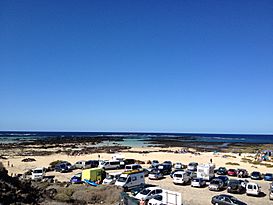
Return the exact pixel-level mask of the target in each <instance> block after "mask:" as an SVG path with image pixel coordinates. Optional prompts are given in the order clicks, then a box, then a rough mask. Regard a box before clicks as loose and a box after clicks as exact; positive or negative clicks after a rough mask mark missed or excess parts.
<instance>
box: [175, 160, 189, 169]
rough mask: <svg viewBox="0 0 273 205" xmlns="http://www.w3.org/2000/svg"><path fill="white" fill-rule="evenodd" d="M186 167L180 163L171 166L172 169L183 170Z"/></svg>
mask: <svg viewBox="0 0 273 205" xmlns="http://www.w3.org/2000/svg"><path fill="white" fill-rule="evenodd" d="M185 167H186V166H185V165H184V164H182V163H180V162H177V163H175V164H174V165H173V168H174V169H184V168H185Z"/></svg>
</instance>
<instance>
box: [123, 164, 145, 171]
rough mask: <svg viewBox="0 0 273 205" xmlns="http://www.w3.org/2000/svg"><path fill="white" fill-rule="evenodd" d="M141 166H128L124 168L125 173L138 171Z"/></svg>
mask: <svg viewBox="0 0 273 205" xmlns="http://www.w3.org/2000/svg"><path fill="white" fill-rule="evenodd" d="M140 169H142V166H141V165H139V164H128V165H126V166H125V171H132V170H140Z"/></svg>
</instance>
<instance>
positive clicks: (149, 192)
mask: <svg viewBox="0 0 273 205" xmlns="http://www.w3.org/2000/svg"><path fill="white" fill-rule="evenodd" d="M161 193H162V189H161V188H159V187H148V188H145V189H142V190H141V191H140V192H139V193H138V194H137V195H136V196H135V198H136V199H143V200H144V201H148V200H149V199H151V198H153V196H154V195H158V194H161Z"/></svg>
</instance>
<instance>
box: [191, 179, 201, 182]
mask: <svg viewBox="0 0 273 205" xmlns="http://www.w3.org/2000/svg"><path fill="white" fill-rule="evenodd" d="M192 181H194V182H199V181H201V180H200V179H193V180H192Z"/></svg>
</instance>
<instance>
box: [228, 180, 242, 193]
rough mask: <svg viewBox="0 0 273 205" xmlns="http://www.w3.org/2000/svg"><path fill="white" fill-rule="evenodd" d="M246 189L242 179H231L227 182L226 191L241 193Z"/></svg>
mask: <svg viewBox="0 0 273 205" xmlns="http://www.w3.org/2000/svg"><path fill="white" fill-rule="evenodd" d="M245 191H246V184H245V182H244V181H243V180H236V179H232V180H230V181H229V182H228V187H227V192H228V193H238V194H242V193H244V192H245Z"/></svg>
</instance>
